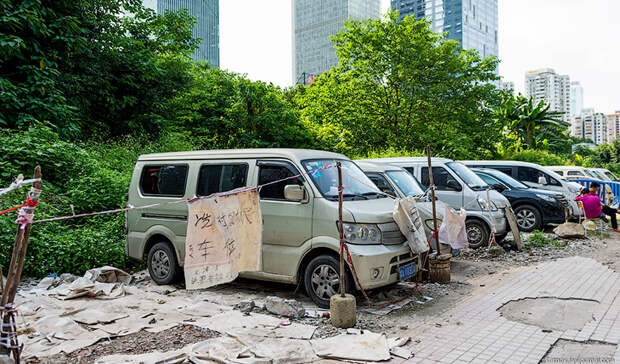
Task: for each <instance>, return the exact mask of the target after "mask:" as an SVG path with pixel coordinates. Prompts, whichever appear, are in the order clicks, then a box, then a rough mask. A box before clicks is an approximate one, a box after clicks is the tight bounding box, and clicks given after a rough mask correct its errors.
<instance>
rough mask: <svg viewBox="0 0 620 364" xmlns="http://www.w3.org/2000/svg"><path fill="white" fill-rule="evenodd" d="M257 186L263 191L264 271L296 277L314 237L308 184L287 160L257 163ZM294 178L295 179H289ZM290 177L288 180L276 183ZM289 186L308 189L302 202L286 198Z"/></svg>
mask: <svg viewBox="0 0 620 364" xmlns="http://www.w3.org/2000/svg"><path fill="white" fill-rule="evenodd" d="M256 166H257V168H258V176H257V181H256V182H257V185H265V184H268V185H266V186H263V187H262V188H261V189H260V206H261V212H262V215H263V272H265V273H273V274H280V275H286V276H293V275H295V269H296V267H297V264H296V263H297V262H298V261H299V260H300V259H301V256H302V251H301V250H300V249H299V247H301V245H302V244H303V243H304V242H306V241H308V240H309V239H310V238H311V237H312V206H313V203H312V202H313V197H314V196H313V195H312V189H311V188H310V186H309V184H308V183H309V182H308V180H307V179H306V178H304V176H298V177H294V176H297V175H300V172H299V169H298V168H297V167H296V166H295V165H294V164H293V163H291V162H289V161H286V160H258V161H257V162H256ZM290 177H294V178H290ZM284 178H290V179H288V180H285V181H280V182H276V183H273V182H275V181H279V180H282V179H284ZM286 185H300V186H304V188H305V198H304V199H303V200H302V201H288V200H286V199H285V198H284V187H285V186H286Z"/></svg>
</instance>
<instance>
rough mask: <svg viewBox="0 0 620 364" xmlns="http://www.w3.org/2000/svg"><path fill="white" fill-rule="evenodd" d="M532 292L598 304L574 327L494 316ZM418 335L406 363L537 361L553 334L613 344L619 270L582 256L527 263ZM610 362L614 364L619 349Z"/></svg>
mask: <svg viewBox="0 0 620 364" xmlns="http://www.w3.org/2000/svg"><path fill="white" fill-rule="evenodd" d="M536 297H554V298H575V299H588V300H596V301H597V302H599V304H598V305H596V309H595V311H594V315H593V316H594V320H593V321H590V322H589V323H587V324H586V325H585V327H584V328H583V329H582V330H580V331H577V330H567V331H563V332H561V331H551V332H543V330H542V329H541V328H540V327H537V326H531V325H526V324H522V323H519V322H513V321H508V320H507V319H505V318H504V317H502V316H500V313H499V311H498V309H499V308H500V307H501V306H503V305H504V304H506V303H507V302H509V301H512V300H519V299H524V298H536ZM546 331H548V330H546ZM418 339H420V342H419V343H418V344H415V345H414V346H413V350H414V353H415V357H414V358H412V359H409V360H408V361H406V362H407V363H468V362H472V363H487V362H499V363H538V362H540V360H541V359H542V358H543V357H544V356H545V354H546V353H547V352H548V351H549V350H550V349H551V347H552V345H553V344H554V343H555V342H556V341H557V340H559V339H567V340H575V341H580V342H584V341H588V340H592V341H597V342H604V343H610V344H616V345H617V344H619V343H620V274H618V273H615V272H613V271H612V270H610V269H609V268H607V267H606V266H604V265H602V264H600V263H598V262H597V261H595V260H593V259H589V258H583V257H571V258H564V259H559V260H557V261H554V262H547V263H543V264H540V265H537V266H532V267H528V268H527V269H525V270H524V271H523V272H521V273H519V274H518V275H517V276H515V277H514V278H513V279H511V280H509V281H507V282H506V283H504V284H502V285H500V286H499V288H497V289H494V290H492V292H489V293H488V294H486V295H485V296H483V297H482V298H480V297H478V298H476V299H473V300H470V301H469V302H465V303H464V304H463V305H462V306H461V307H460V308H457V309H456V311H454V312H453V313H452V315H451V318H450V323H449V324H445V325H442V326H440V327H432V328H431V329H429V330H427V331H426V332H425V333H424V334H422V336H421V337H418ZM618 347H619V348H620V345H619V346H618ZM615 361H616V362H617V363H620V349H618V350H617V351H616V353H615ZM394 362H395V363H403V362H405V361H394ZM601 362H602V361H601Z"/></svg>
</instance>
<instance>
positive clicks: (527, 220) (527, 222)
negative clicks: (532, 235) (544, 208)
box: [515, 205, 542, 233]
mask: <svg viewBox="0 0 620 364" xmlns="http://www.w3.org/2000/svg"><path fill="white" fill-rule="evenodd" d="M515 218H516V219H517V226H518V227H519V230H520V231H525V232H527V233H529V232H530V231H533V230H540V228H541V227H542V216H541V214H540V212H539V211H538V209H537V208H536V207H534V206H532V205H520V206H518V207H517V208H516V209H515Z"/></svg>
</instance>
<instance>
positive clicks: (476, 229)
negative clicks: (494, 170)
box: [365, 157, 510, 248]
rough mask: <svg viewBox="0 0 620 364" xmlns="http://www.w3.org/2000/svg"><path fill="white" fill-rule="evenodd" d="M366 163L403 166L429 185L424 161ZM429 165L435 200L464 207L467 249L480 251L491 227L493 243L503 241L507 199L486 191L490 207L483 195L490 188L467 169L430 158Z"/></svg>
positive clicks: (443, 160) (506, 231) (375, 161)
mask: <svg viewBox="0 0 620 364" xmlns="http://www.w3.org/2000/svg"><path fill="white" fill-rule="evenodd" d="M365 161H369V162H374V163H384V164H390V165H395V166H399V167H402V168H404V169H405V170H407V171H408V172H409V173H411V174H412V175H413V176H414V177H415V178H416V179H417V180H418V181H420V183H421V184H422V186H424V187H425V188H428V186H429V185H430V182H429V175H428V166H427V159H426V158H422V157H400V158H379V159H367V160H365ZM431 162H432V165H433V177H434V181H435V186H436V188H437V191H436V192H437V196H438V198H439V199H440V200H441V201H443V202H445V203H446V204H448V206H450V207H452V208H454V209H456V210H459V209H461V208H464V209H465V210H466V211H467V220H466V221H465V224H466V226H467V238H468V240H469V246H470V247H472V248H479V247H482V246H484V245H486V244H487V243H488V242H489V238H490V235H491V231H492V227H493V224H494V226H495V234H496V240H497V241H498V242H500V241H501V240H503V239H504V237H505V236H506V234H508V224H507V220H506V213H505V208H506V207H507V206H510V204H509V202H508V200H507V199H506V197H504V196H502V195H501V194H500V193H498V192H497V191H494V190H491V191H489V196H490V202H491V204H490V206H489V205H488V204H487V192H486V191H487V189H488V188H489V186H488V185H487V184H486V183H485V182H484V181H483V180H482V179H480V177H478V176H477V175H476V174H475V173H474V172H472V171H471V170H470V169H469V168H467V167H466V166H465V165H463V164H461V163H459V162H455V161H453V160H451V159H446V158H432V159H431Z"/></svg>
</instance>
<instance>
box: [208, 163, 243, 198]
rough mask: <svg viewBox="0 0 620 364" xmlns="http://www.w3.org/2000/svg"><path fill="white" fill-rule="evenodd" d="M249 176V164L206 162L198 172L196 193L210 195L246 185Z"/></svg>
mask: <svg viewBox="0 0 620 364" xmlns="http://www.w3.org/2000/svg"><path fill="white" fill-rule="evenodd" d="M247 178H248V165H247V164H204V165H202V166H201V167H200V171H199V172H198V185H197V186H196V195H197V196H209V195H210V194H212V193H218V192H226V191H230V190H234V189H235V188H239V187H245V185H246V182H247Z"/></svg>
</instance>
